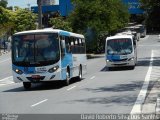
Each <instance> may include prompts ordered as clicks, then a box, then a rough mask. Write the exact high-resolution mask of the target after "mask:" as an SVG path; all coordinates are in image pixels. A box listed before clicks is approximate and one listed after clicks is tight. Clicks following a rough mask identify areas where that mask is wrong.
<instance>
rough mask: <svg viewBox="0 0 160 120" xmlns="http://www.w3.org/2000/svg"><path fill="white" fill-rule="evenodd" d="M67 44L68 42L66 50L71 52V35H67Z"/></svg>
mask: <svg viewBox="0 0 160 120" xmlns="http://www.w3.org/2000/svg"><path fill="white" fill-rule="evenodd" d="M65 44H66V52H67V53H71V40H70V37H65Z"/></svg>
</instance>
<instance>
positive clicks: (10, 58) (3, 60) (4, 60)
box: [0, 58, 11, 64]
mask: <svg viewBox="0 0 160 120" xmlns="http://www.w3.org/2000/svg"><path fill="white" fill-rule="evenodd" d="M8 60H11V58H8V59H6V60H2V61H0V64H1V63H3V62H6V61H8Z"/></svg>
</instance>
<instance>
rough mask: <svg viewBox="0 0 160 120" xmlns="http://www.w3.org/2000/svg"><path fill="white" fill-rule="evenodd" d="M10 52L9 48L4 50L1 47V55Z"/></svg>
mask: <svg viewBox="0 0 160 120" xmlns="http://www.w3.org/2000/svg"><path fill="white" fill-rule="evenodd" d="M9 52H10V51H7V50H5V51H4V50H1V49H0V56H1V55H4V54H6V53H9Z"/></svg>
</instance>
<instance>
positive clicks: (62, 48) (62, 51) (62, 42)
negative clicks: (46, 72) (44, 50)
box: [60, 36, 65, 58]
mask: <svg viewBox="0 0 160 120" xmlns="http://www.w3.org/2000/svg"><path fill="white" fill-rule="evenodd" d="M60 39H61V57H62V58H63V57H64V55H65V40H64V37H63V36H62V37H61V36H60Z"/></svg>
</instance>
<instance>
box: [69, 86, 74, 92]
mask: <svg viewBox="0 0 160 120" xmlns="http://www.w3.org/2000/svg"><path fill="white" fill-rule="evenodd" d="M75 87H76V86H72V87H70V88H68V89H67V90H68V91H69V90H72V89H73V88H75Z"/></svg>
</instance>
